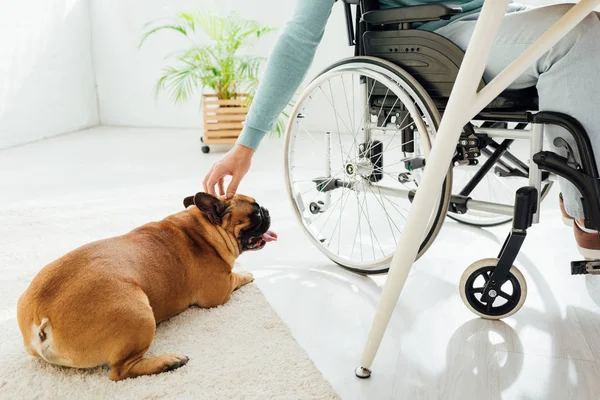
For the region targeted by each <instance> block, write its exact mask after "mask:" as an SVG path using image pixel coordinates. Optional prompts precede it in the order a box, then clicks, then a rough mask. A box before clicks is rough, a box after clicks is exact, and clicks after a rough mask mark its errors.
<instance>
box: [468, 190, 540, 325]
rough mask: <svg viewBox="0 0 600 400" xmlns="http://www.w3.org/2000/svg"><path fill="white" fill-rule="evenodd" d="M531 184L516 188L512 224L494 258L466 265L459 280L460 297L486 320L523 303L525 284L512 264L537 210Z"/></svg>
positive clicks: (511, 312) (517, 308)
mask: <svg viewBox="0 0 600 400" xmlns="http://www.w3.org/2000/svg"><path fill="white" fill-rule="evenodd" d="M537 200H538V192H537V190H536V189H535V188H533V187H522V188H521V189H519V190H518V191H517V194H516V199H515V212H514V218H513V227H512V230H511V232H510V234H509V235H508V237H507V238H506V241H505V242H504V245H503V246H502V250H500V254H499V255H498V258H486V259H483V260H480V261H477V262H475V263H473V264H471V265H470V266H469V268H467V269H466V270H465V272H464V273H463V275H462V277H461V279H460V297H461V298H462V300H463V302H464V303H465V305H466V306H467V308H468V309H469V310H471V311H473V312H474V313H475V314H477V315H478V316H480V317H482V318H486V319H501V318H506V317H509V316H511V315H513V314H514V313H516V312H517V311H519V309H520V308H521V307H523V304H524V303H525V299H526V297H527V283H526V282H525V278H524V277H523V274H522V273H521V271H519V269H518V268H517V267H515V266H513V265H512V264H513V263H514V261H515V259H516V258H517V255H518V254H519V250H521V246H522V245H523V242H524V241H525V237H526V236H527V229H528V228H529V227H531V225H532V223H533V216H534V214H535V213H536V212H537V209H538V203H537Z"/></svg>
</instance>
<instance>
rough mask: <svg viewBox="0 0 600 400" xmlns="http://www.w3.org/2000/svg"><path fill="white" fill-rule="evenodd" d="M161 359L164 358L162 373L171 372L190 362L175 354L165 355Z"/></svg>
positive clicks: (184, 357) (187, 358)
mask: <svg viewBox="0 0 600 400" xmlns="http://www.w3.org/2000/svg"><path fill="white" fill-rule="evenodd" d="M163 357H165V360H164V361H165V363H164V366H163V372H167V371H173V370H174V369H177V368H181V367H183V366H184V365H185V364H187V363H188V361H190V358H189V357H186V356H180V355H175V354H169V355H166V356H163Z"/></svg>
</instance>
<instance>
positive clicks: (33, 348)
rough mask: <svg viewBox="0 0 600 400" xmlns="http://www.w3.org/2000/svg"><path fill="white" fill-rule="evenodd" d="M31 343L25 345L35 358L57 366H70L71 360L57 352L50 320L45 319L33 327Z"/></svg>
mask: <svg viewBox="0 0 600 400" xmlns="http://www.w3.org/2000/svg"><path fill="white" fill-rule="evenodd" d="M31 333H32V336H31V341H30V342H29V343H27V344H26V345H25V348H26V349H27V351H28V352H29V353H31V354H33V355H34V356H39V357H40V358H42V359H43V360H45V361H47V362H49V363H51V364H57V365H64V366H67V367H68V366H70V364H71V360H69V359H67V358H64V357H63V356H61V355H60V353H59V352H58V351H57V349H56V347H55V346H54V343H53V340H52V325H51V324H50V320H49V319H48V318H43V319H42V321H41V322H40V323H39V324H37V325H36V324H35V323H33V324H32V326H31Z"/></svg>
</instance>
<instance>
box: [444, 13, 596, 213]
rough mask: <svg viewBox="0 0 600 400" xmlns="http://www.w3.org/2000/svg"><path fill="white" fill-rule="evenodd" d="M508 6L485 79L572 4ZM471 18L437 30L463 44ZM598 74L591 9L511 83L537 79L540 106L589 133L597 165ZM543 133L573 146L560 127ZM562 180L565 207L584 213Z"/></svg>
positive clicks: (516, 85)
mask: <svg viewBox="0 0 600 400" xmlns="http://www.w3.org/2000/svg"><path fill="white" fill-rule="evenodd" d="M511 7H512V9H509V14H507V15H506V17H505V20H504V22H503V24H502V27H501V29H500V34H499V36H498V40H497V42H496V45H495V48H494V50H493V51H492V54H491V57H490V60H489V63H488V68H487V69H486V73H485V74H484V78H485V79H486V81H488V82H489V81H490V80H491V79H492V78H494V77H495V76H496V75H498V74H499V73H500V72H501V71H502V70H503V69H504V68H505V67H506V66H507V65H509V64H510V63H511V62H512V61H513V60H515V59H516V58H517V57H518V56H519V54H521V53H522V52H523V51H524V50H525V49H527V48H528V47H529V45H530V44H531V43H533V42H534V41H535V40H536V39H537V38H538V37H539V36H540V35H541V34H542V33H544V32H545V31H546V30H547V29H548V28H549V27H550V26H552V25H553V24H554V23H555V22H556V21H557V20H559V19H560V18H561V17H562V16H563V15H564V14H565V13H566V12H567V11H568V10H569V9H570V8H571V7H572V5H567V4H560V5H554V6H548V7H540V8H534V9H528V10H526V11H519V12H510V11H515V10H517V9H519V6H515V5H512V6H511ZM521 8H522V7H521ZM472 19H474V18H472V17H467V18H465V19H463V20H459V21H456V22H454V23H452V24H450V25H448V26H445V27H443V28H441V29H439V30H438V31H437V33H439V34H441V35H442V36H445V37H447V38H448V39H450V40H452V41H453V42H454V43H456V44H457V45H458V46H459V47H461V48H463V49H465V48H466V47H467V44H468V42H469V40H470V38H471V35H472V33H473V29H474V27H475V23H476V21H474V20H472ZM599 74H600V20H599V19H598V17H597V16H596V15H594V14H592V15H590V16H589V17H587V18H586V19H585V20H583V21H582V22H581V24H579V25H578V26H577V27H576V28H575V29H574V30H573V31H572V32H571V33H569V34H568V35H567V36H566V37H565V38H563V39H562V40H561V41H560V42H559V43H558V44H557V45H556V46H554V47H553V48H552V49H551V50H550V51H549V52H548V53H546V54H545V55H544V56H543V57H542V58H540V60H538V61H537V62H536V64H535V65H532V66H531V67H530V68H529V69H528V70H527V72H525V73H524V74H523V75H522V76H521V77H520V78H519V79H517V81H516V82H515V83H514V84H513V85H512V86H511V87H510V88H511V89H519V88H526V87H530V86H534V85H537V88H538V92H539V96H540V110H543V111H556V112H562V113H565V114H568V115H571V116H572V117H574V118H576V119H577V120H579V121H580V122H581V123H582V124H583V126H584V128H585V129H586V130H587V132H588V134H589V136H590V140H591V142H592V147H593V150H594V154H595V156H596V161H597V163H598V165H600V159H599V157H600V112H598V103H599V102H600V80H599V79H598V75H599ZM546 133H547V134H548V138H549V139H550V143H552V141H553V140H554V138H555V137H557V136H561V137H563V138H564V139H565V140H566V141H567V142H568V143H569V144H570V145H571V147H572V148H573V149H575V148H576V147H575V143H574V141H573V139H572V138H571V136H570V135H569V134H568V133H567V132H565V131H564V130H563V129H562V128H559V127H552V126H549V127H548V128H547V130H546ZM554 150H555V151H557V152H558V153H559V154H562V155H564V154H565V152H564V150H563V149H554ZM560 184H561V190H562V192H563V197H564V199H565V209H566V211H567V213H568V214H569V215H570V216H571V217H574V218H584V215H583V208H582V206H581V202H580V200H579V198H580V195H579V192H578V191H577V189H575V187H574V186H573V185H572V184H571V183H569V182H567V181H565V180H564V179H560Z"/></svg>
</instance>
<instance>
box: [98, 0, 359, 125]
mask: <svg viewBox="0 0 600 400" xmlns="http://www.w3.org/2000/svg"><path fill="white" fill-rule="evenodd" d="M90 1H91V10H92V13H91V15H92V29H93V38H94V40H93V54H94V60H95V69H96V72H97V82H98V93H99V98H100V110H101V112H100V114H101V119H102V121H101V122H102V124H107V125H126V126H168V127H193V128H197V127H200V126H201V125H202V121H201V116H200V111H199V98H194V99H192V100H191V101H190V102H189V104H185V105H177V106H176V105H174V104H172V102H171V100H170V99H169V98H168V95H167V94H163V95H161V96H159V97H158V98H156V97H155V96H154V87H155V83H156V80H157V78H158V77H159V76H160V72H161V69H162V67H163V66H164V65H165V61H164V58H165V56H166V55H167V54H169V53H170V52H173V51H175V50H178V49H182V48H184V47H185V45H186V41H185V39H183V38H182V37H180V36H178V35H177V34H175V33H169V32H163V33H164V34H162V35H158V36H155V37H153V38H151V39H149V41H147V42H146V44H145V45H144V47H142V48H141V49H139V50H138V48H137V46H138V44H139V41H140V38H141V35H142V32H143V31H144V24H145V23H147V22H149V21H153V20H156V19H160V18H165V17H167V16H171V15H173V14H174V13H176V12H180V11H188V10H194V9H196V8H203V7H211V6H212V7H213V8H214V9H215V10H218V11H220V12H221V13H224V14H226V13H228V12H229V11H237V12H238V13H239V14H240V15H242V16H244V17H245V18H248V19H255V20H258V21H260V22H262V23H263V24H268V25H271V26H275V27H278V28H282V27H283V26H284V24H285V22H286V20H287V19H288V18H289V17H290V16H291V13H292V9H293V6H294V0H227V1H215V2H212V3H211V1H205V0H202V1H198V0H128V1H122V0H90ZM345 32H346V31H345V25H344V17H343V8H342V7H341V4H337V5H336V6H335V9H334V13H333V15H332V17H331V22H330V24H329V25H328V28H327V32H326V35H325V37H324V39H323V44H322V46H321V47H320V49H319V53H318V55H317V57H316V61H315V65H314V67H313V69H312V71H311V72H310V73H309V76H314V75H315V74H316V73H317V72H318V70H319V69H322V68H324V67H325V66H327V65H328V64H330V63H331V62H333V61H336V60H339V59H341V58H343V57H346V56H349V55H351V54H352V49H351V48H350V47H348V46H347V44H346V38H345V35H346V33H345ZM278 34H279V33H277V32H276V33H273V34H271V35H270V36H269V37H266V38H264V39H261V41H259V42H257V45H256V46H255V48H254V49H255V50H256V53H257V54H258V55H262V56H267V55H268V54H269V53H270V50H271V48H272V47H273V44H274V43H275V41H276V39H277V36H278Z"/></svg>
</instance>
